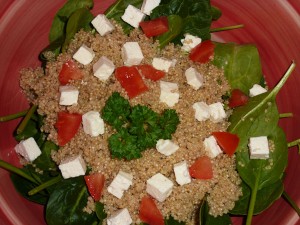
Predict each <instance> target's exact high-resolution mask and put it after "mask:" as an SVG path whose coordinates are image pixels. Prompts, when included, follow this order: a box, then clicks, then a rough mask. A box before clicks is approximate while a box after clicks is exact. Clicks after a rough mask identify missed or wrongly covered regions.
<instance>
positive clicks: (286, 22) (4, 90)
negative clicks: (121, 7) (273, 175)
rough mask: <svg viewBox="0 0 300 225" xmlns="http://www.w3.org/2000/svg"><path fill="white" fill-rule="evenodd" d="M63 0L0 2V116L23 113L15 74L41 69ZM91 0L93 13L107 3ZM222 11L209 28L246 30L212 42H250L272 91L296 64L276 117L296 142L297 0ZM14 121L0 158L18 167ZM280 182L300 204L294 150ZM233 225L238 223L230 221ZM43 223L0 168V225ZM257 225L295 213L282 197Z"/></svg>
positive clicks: (243, 0) (299, 111)
mask: <svg viewBox="0 0 300 225" xmlns="http://www.w3.org/2000/svg"><path fill="white" fill-rule="evenodd" d="M64 2H65V1H63V0H55V1H49V0H0V116H2V115H7V114H11V113H15V112H18V111H22V110H24V109H27V107H28V103H27V102H26V99H25V97H24V96H23V94H22V93H21V92H20V89H19V83H18V79H19V71H20V69H21V68H24V67H36V66H39V65H40V62H39V60H38V54H39V52H40V51H41V50H42V49H43V48H44V47H45V46H46V45H47V44H48V32H49V28H50V26H51V21H52V19H53V16H54V15H55V12H56V11H57V10H58V9H59V8H60V7H61V6H62V5H63V3H64ZM111 2H112V1H111V0H108V1H98V0H96V1H95V6H94V9H93V13H94V15H96V14H97V13H100V12H103V11H104V9H105V8H106V7H107V6H108V5H109V4H110V3H111ZM212 3H213V5H215V6H218V7H219V8H220V9H221V10H222V12H223V16H222V18H221V19H220V20H219V21H218V22H216V23H214V24H213V26H214V27H224V26H228V25H234V24H244V25H245V28H243V29H240V30H234V31H227V32H220V33H215V34H214V35H213V38H214V40H218V41H226V42H238V43H255V44H256V45H257V47H258V49H259V52H260V54H261V60H262V65H263V73H264V74H265V76H266V80H267V82H268V84H269V86H270V87H273V86H274V85H275V84H276V83H277V82H278V80H279V79H280V77H281V76H282V75H283V73H284V72H285V71H286V69H287V68H288V66H289V65H290V63H291V61H292V60H294V61H295V62H296V63H297V64H298V66H297V68H296V70H295V71H294V73H293V75H292V76H291V77H290V78H289V80H288V81H287V83H286V85H285V86H284V87H283V88H282V90H281V91H280V93H279V95H278V99H277V102H278V107H279V111H280V112H281V113H285V112H292V113H293V115H294V116H293V117H292V118H286V119H281V121H280V126H281V127H282V128H283V129H284V130H285V132H286V134H287V139H288V141H293V140H295V139H298V138H300V131H299V127H300V104H299V103H298V100H299V97H300V44H299V41H300V16H299V14H300V1H299V0H265V1H262V0H251V1H248V0H227V1H221V0H212ZM18 122H19V121H18V120H16V121H10V122H5V123H0V158H1V159H3V160H6V161H7V162H10V163H13V164H14V165H18V166H19V163H18V158H17V156H16V154H15V153H14V146H15V145H16V142H15V140H14V139H13V137H12V133H13V130H14V129H15V127H16V126H17V124H18ZM289 151H290V152H289V165H288V168H287V173H286V178H285V189H286V191H287V193H288V194H289V195H290V196H291V197H292V198H293V199H294V200H295V201H296V202H297V204H298V205H300V191H299V190H300V179H299V174H300V163H299V162H300V161H299V160H300V159H299V155H298V154H297V149H296V148H295V147H294V148H291V149H290V150H289ZM233 221H234V224H242V221H241V220H240V219H238V218H233ZM28 224H30V225H43V224H45V222H44V219H43V208H42V207H40V206H39V205H36V204H33V203H30V202H28V201H27V200H25V199H23V198H22V197H21V196H20V195H19V194H18V193H17V192H16V191H15V190H14V187H13V185H12V183H11V182H10V179H9V174H8V173H7V172H6V171H4V170H2V169H0V225H28ZM253 224H256V225H261V224H264V225H274V224H277V225H294V224H300V220H299V217H298V215H297V214H296V213H295V212H294V211H293V210H292V208H291V207H290V206H289V205H288V204H287V203H286V202H285V201H283V200H282V199H279V200H278V201H277V202H276V203H275V204H274V205H272V206H271V207H270V208H269V209H268V210H267V211H265V212H264V213H263V214H261V215H259V216H257V217H255V218H254V220H253Z"/></svg>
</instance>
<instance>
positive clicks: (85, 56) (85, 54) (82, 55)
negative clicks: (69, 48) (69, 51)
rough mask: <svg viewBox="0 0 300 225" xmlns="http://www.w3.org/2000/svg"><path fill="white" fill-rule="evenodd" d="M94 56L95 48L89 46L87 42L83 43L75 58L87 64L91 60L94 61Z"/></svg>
mask: <svg viewBox="0 0 300 225" xmlns="http://www.w3.org/2000/svg"><path fill="white" fill-rule="evenodd" d="M94 57H95V53H94V51H93V49H91V48H89V47H87V46H86V45H85V44H83V45H82V46H81V47H80V48H79V49H78V50H77V52H75V54H74V55H73V59H75V60H76V61H78V62H79V63H81V64H83V65H87V64H89V63H90V62H92V61H93V59H94Z"/></svg>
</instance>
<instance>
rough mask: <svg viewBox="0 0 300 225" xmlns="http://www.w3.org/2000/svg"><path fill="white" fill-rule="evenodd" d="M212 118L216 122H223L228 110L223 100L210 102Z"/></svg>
mask: <svg viewBox="0 0 300 225" xmlns="http://www.w3.org/2000/svg"><path fill="white" fill-rule="evenodd" d="M208 107H209V114H210V120H211V121H212V122H214V123H219V122H222V121H223V120H224V119H225V118H226V112H225V110H224V107H223V104H222V103H221V102H217V103H213V104H210V105H209V106H208Z"/></svg>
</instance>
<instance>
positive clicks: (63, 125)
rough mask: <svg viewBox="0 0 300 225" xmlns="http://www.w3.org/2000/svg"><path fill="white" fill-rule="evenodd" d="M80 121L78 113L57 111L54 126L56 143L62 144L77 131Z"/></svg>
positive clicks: (80, 117)
mask: <svg viewBox="0 0 300 225" xmlns="http://www.w3.org/2000/svg"><path fill="white" fill-rule="evenodd" d="M81 121H82V116H81V114H79V113H68V112H59V113H58V117H57V121H56V124H55V127H56V129H57V139H58V145H59V146H64V145H65V144H67V143H68V142H69V141H70V140H71V139H72V138H73V137H74V136H75V135H76V133H77V131H78V129H79V127H80V125H81Z"/></svg>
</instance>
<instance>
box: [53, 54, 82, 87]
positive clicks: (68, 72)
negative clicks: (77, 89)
mask: <svg viewBox="0 0 300 225" xmlns="http://www.w3.org/2000/svg"><path fill="white" fill-rule="evenodd" d="M82 78H83V72H82V71H81V69H79V68H78V66H77V64H76V63H75V62H74V61H73V60H72V59H70V60H68V61H67V62H65V63H64V64H63V65H62V68H61V71H60V72H59V75H58V79H59V82H60V84H61V85H66V84H68V83H69V81H70V80H80V79H82Z"/></svg>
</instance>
